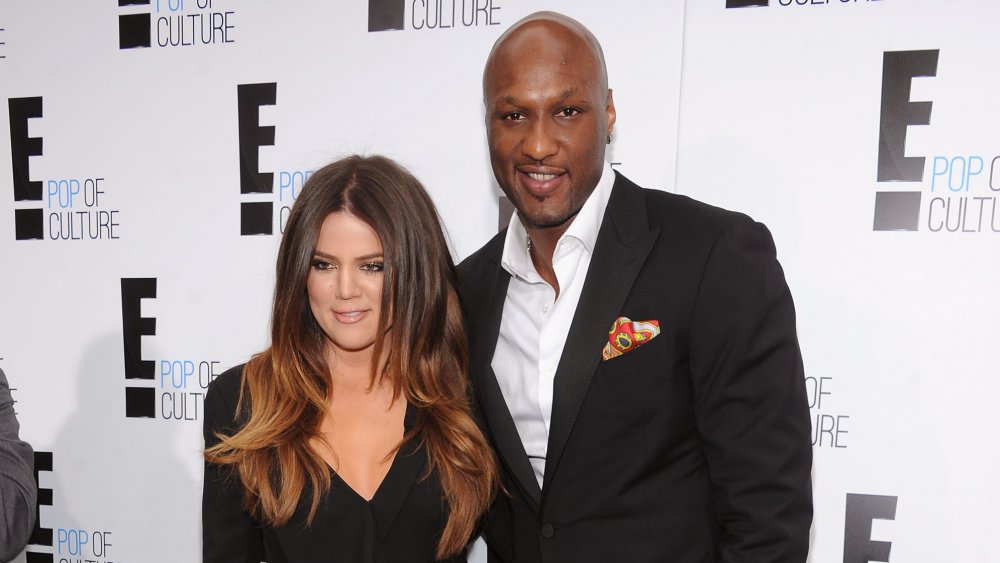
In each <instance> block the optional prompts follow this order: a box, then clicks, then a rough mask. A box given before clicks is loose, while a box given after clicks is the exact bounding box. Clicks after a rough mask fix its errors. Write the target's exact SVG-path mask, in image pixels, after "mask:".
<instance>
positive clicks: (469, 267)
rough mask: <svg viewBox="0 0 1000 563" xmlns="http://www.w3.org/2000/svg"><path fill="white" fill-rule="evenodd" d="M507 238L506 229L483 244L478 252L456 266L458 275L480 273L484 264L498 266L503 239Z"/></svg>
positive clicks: (465, 275)
mask: <svg viewBox="0 0 1000 563" xmlns="http://www.w3.org/2000/svg"><path fill="white" fill-rule="evenodd" d="M506 237H507V229H503V230H501V231H500V232H499V233H497V234H496V235H494V236H493V238H491V239H490V240H489V242H487V243H486V244H484V245H483V246H482V247H481V248H480V249H479V250H477V251H475V252H473V253H472V254H470V255H469V256H468V257H467V258H466V259H465V260H462V262H461V263H460V264H459V265H458V274H459V276H462V277H467V276H469V275H470V274H472V273H475V272H482V271H483V266H485V265H486V264H491V263H495V264H499V263H500V256H501V255H502V254H503V244H504V239H506Z"/></svg>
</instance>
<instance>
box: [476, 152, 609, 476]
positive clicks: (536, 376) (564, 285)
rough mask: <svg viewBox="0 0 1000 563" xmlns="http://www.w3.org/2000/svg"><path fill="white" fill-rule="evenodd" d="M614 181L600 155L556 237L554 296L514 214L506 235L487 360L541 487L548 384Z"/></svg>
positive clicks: (549, 407) (548, 411)
mask: <svg viewBox="0 0 1000 563" xmlns="http://www.w3.org/2000/svg"><path fill="white" fill-rule="evenodd" d="M614 182H615V175H614V172H612V170H611V166H610V165H609V164H608V163H607V162H605V163H604V171H603V172H602V174H601V179H600V181H599V182H598V183H597V187H595V188H594V191H593V192H592V193H591V194H590V197H588V198H587V201H586V202H585V203H584V204H583V207H582V208H581V209H580V212H579V213H578V214H577V216H576V217H575V218H574V219H573V222H572V223H570V225H569V228H568V229H566V232H565V233H563V235H562V236H561V237H560V238H559V241H558V242H557V243H556V248H555V252H554V253H553V256H552V267H553V269H554V270H555V274H556V279H557V280H558V282H559V289H560V291H559V296H558V297H556V292H555V289H554V288H553V287H552V286H550V285H549V284H548V282H546V281H545V280H543V279H542V277H541V276H540V275H538V272H537V271H536V270H535V265H534V264H533V263H532V261H531V255H530V254H529V253H528V235H527V232H525V230H524V225H523V224H522V223H521V220H520V218H518V216H517V214H516V213H515V214H514V215H513V216H512V217H511V219H510V226H509V227H508V228H507V238H506V239H505V240H504V247H503V255H502V257H501V265H502V266H503V268H504V269H505V270H507V272H508V273H510V275H511V280H510V285H508V286H507V299H506V300H505V301H504V304H503V318H502V319H501V320H500V336H499V338H498V339H497V347H496V351H495V352H494V353H493V363H492V366H493V371H494V373H495V374H496V377H497V381H498V382H499V384H500V391H501V392H502V393H503V397H504V399H505V400H506V401H507V408H508V409H510V414H511V416H512V417H513V419H514V425H515V426H516V427H517V433H518V434H519V435H520V437H521V443H522V444H524V451H525V452H526V453H527V454H528V460H529V461H530V462H531V467H532V469H534V471H535V478H536V479H538V486H539V487H541V485H542V476H543V475H544V474H545V454H546V450H547V449H548V442H549V423H550V421H551V419H552V384H553V381H554V379H555V375H556V368H557V367H558V365H559V358H560V357H562V352H563V346H565V344H566V335H567V334H568V333H569V327H570V324H571V323H572V322H573V315H574V314H575V313H576V306H577V303H578V302H579V301H580V293H581V292H582V291H583V282H584V280H585V279H586V277H587V269H588V268H589V267H590V258H591V256H592V255H593V253H594V244H595V243H596V242H597V233H598V232H599V231H600V230H601V222H602V221H603V220H604V210H605V209H606V208H607V206H608V199H610V197H611V188H612V186H614Z"/></svg>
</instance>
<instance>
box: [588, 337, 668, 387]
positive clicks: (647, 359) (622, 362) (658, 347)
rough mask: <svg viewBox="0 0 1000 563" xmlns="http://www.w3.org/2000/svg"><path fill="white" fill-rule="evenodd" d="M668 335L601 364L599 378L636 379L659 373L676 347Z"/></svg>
mask: <svg viewBox="0 0 1000 563" xmlns="http://www.w3.org/2000/svg"><path fill="white" fill-rule="evenodd" d="M670 340H671V339H670V338H669V336H668V335H666V334H663V333H661V334H659V335H657V336H656V338H653V339H652V340H650V341H649V342H647V343H646V344H643V345H642V346H639V347H638V348H635V349H634V350H631V351H629V352H625V353H624V354H622V355H621V356H618V357H615V358H611V359H610V360H604V361H602V362H601V366H600V369H599V377H600V378H601V379H603V380H613V379H618V378H621V377H630V376H631V377H636V376H641V375H643V373H644V372H647V371H649V372H658V371H661V370H659V369H657V368H660V367H662V365H663V364H665V363H666V362H667V361H668V358H669V357H670V355H671V353H672V352H673V350H674V347H673V346H671V344H672V342H671V341H670Z"/></svg>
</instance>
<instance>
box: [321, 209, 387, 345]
mask: <svg viewBox="0 0 1000 563" xmlns="http://www.w3.org/2000/svg"><path fill="white" fill-rule="evenodd" d="M383 270H384V264H383V260H382V243H381V241H379V238H378V235H377V234H375V230H374V229H372V228H371V227H370V226H369V225H368V223H365V222H364V221H362V220H360V219H358V218H357V217H355V216H354V215H351V214H350V213H331V214H329V215H327V216H326V219H324V220H323V225H322V226H321V227H320V231H319V237H318V238H317V239H316V250H315V251H314V252H313V260H312V265H311V267H310V268H309V275H308V277H307V278H306V292H307V293H308V294H309V307H310V308H311V309H312V313H313V317H315V318H316V322H318V323H319V326H320V327H321V328H322V329H323V332H324V333H325V334H326V336H327V338H328V346H329V347H330V351H331V352H333V354H334V355H335V356H336V355H340V354H351V353H359V352H360V353H364V352H367V353H369V354H370V353H371V348H372V345H373V344H374V343H375V334H376V332H377V331H378V319H379V311H380V307H381V301H382V280H383V275H384V274H383Z"/></svg>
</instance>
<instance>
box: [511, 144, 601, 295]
mask: <svg viewBox="0 0 1000 563" xmlns="http://www.w3.org/2000/svg"><path fill="white" fill-rule="evenodd" d="M614 185H615V173H614V171H612V170H611V165H610V164H608V162H607V161H605V162H604V168H603V169H602V171H601V179H600V180H598V182H597V186H596V187H595V188H594V191H593V192H591V194H590V197H588V198H587V201H586V202H584V204H583V207H581V208H580V212H579V213H577V214H576V217H574V218H573V222H572V223H570V225H569V228H567V229H566V232H565V233H563V235H562V236H561V237H559V240H560V241H561V240H563V239H565V238H574V239H576V240H578V241H580V243H581V244H583V247H584V248H585V249H586V250H587V252H588V253H590V254H593V252H594V245H595V244H596V243H597V233H598V232H600V230H601V223H602V222H603V221H604V210H605V209H606V208H607V207H608V200H610V199H611V189H612V188H613V187H614ZM500 265H501V266H502V267H503V269H504V270H507V272H508V273H509V274H511V275H512V276H516V277H520V278H521V279H531V280H534V279H536V278H538V274H537V272H535V265H534V264H533V263H532V262H531V255H530V254H528V233H527V231H525V230H524V224H522V223H521V218H520V217H518V215H517V212H515V213H514V214H513V215H511V217H510V224H509V225H508V227H507V236H506V238H505V239H504V243H503V254H502V255H501V257H500Z"/></svg>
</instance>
